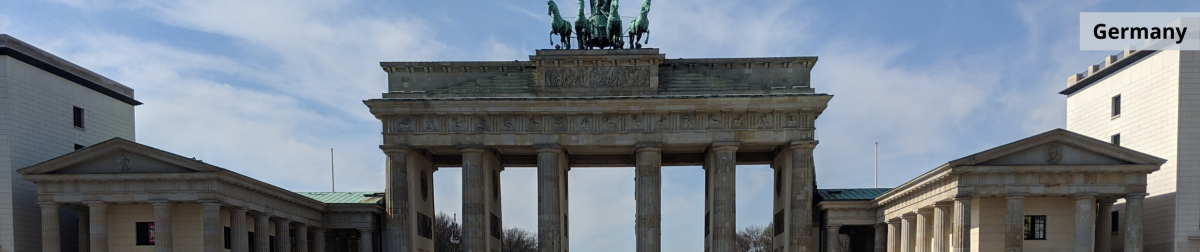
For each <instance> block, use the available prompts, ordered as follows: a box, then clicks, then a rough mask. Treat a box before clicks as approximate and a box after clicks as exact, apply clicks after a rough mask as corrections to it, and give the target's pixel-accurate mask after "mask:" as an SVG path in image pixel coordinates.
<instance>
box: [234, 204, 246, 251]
mask: <svg viewBox="0 0 1200 252" xmlns="http://www.w3.org/2000/svg"><path fill="white" fill-rule="evenodd" d="M229 233H230V234H229V247H230V249H229V250H230V251H232V252H250V238H249V237H247V235H249V233H248V232H247V231H246V209H245V208H241V207H234V208H233V209H230V210H229Z"/></svg>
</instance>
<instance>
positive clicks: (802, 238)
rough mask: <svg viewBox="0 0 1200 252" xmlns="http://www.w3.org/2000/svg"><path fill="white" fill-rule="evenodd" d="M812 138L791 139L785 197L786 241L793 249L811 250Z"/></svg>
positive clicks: (815, 143)
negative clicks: (789, 183)
mask: <svg viewBox="0 0 1200 252" xmlns="http://www.w3.org/2000/svg"><path fill="white" fill-rule="evenodd" d="M817 143H818V142H817V141H816V140H806V141H792V142H791V145H790V147H791V150H792V163H791V168H792V170H791V177H790V178H787V179H789V180H791V181H790V182H791V188H789V190H787V191H788V192H786V195H788V197H790V199H789V200H788V206H787V211H788V214H787V216H788V218H789V219H788V220H787V222H788V223H787V227H788V237H787V239H788V244H789V245H790V246H791V247H792V249H793V250H794V251H815V249H813V240H812V239H813V238H812V236H813V233H812V232H813V225H812V206H813V202H812V201H813V199H812V195H813V181H814V177H813V176H814V174H815V170H814V168H813V149H815V148H817Z"/></svg>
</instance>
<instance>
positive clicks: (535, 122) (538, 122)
mask: <svg viewBox="0 0 1200 252" xmlns="http://www.w3.org/2000/svg"><path fill="white" fill-rule="evenodd" d="M528 121H529V124H526V125H529V127H528V130H526V131H532V132H541V131H542V130H544V129H543V128H542V117H541V116H530V117H529V119H528Z"/></svg>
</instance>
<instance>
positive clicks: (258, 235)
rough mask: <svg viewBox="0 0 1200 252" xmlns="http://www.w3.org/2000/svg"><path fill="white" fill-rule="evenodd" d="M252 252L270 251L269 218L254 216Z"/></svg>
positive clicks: (260, 214) (265, 214)
mask: <svg viewBox="0 0 1200 252" xmlns="http://www.w3.org/2000/svg"><path fill="white" fill-rule="evenodd" d="M254 251H255V252H258V251H271V216H270V215H267V213H257V214H254Z"/></svg>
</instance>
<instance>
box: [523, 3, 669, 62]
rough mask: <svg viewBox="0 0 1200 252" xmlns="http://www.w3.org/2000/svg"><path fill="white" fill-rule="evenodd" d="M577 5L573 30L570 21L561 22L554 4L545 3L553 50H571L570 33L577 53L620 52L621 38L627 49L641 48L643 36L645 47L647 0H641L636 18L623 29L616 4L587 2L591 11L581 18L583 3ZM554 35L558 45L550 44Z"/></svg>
mask: <svg viewBox="0 0 1200 252" xmlns="http://www.w3.org/2000/svg"><path fill="white" fill-rule="evenodd" d="M578 1H579V13H578V15H576V16H575V23H574V30H572V29H571V28H572V25H571V22H570V21H567V20H566V19H563V17H562V15H561V14H560V13H559V11H558V4H556V3H554V0H549V1H547V2H546V6H547V9H548V12H549V13H548V14H549V15H550V19H551V20H550V44H551V45H554V48H555V49H571V48H572V47H571V33H572V32H574V33H575V41H576V44H577V45H578V47H577V49H584V50H587V49H596V48H600V49H604V48H609V49H624V48H625V45H626V43H625V41H624V40H623V38H625V37H626V36H625V35H626V34H628V38H629V47H630V48H642V42H641V41H640V40H641V39H642V38H643V36H644V37H645V39H646V40H645V41H646V42H645V43H650V36H649V34H650V30H649V27H650V20H649V19H648V18H647V14H649V13H650V0H643V1H642V7H641V9H640V11H639V13H638V16H637V17H635V18H634V19H633V21H632V22H631V23H630V24H629V27H628V28H627V29H625V27H624V25H623V24H622V22H621V15H620V14H619V13H618V11H617V9H618V7H619V6H620V4H619V3H618V0H588V3H589V5H590V7H591V11H590V13H589V14H588V15H584V12H583V11H584V5H583V0H578ZM554 35H558V36H559V44H554Z"/></svg>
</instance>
